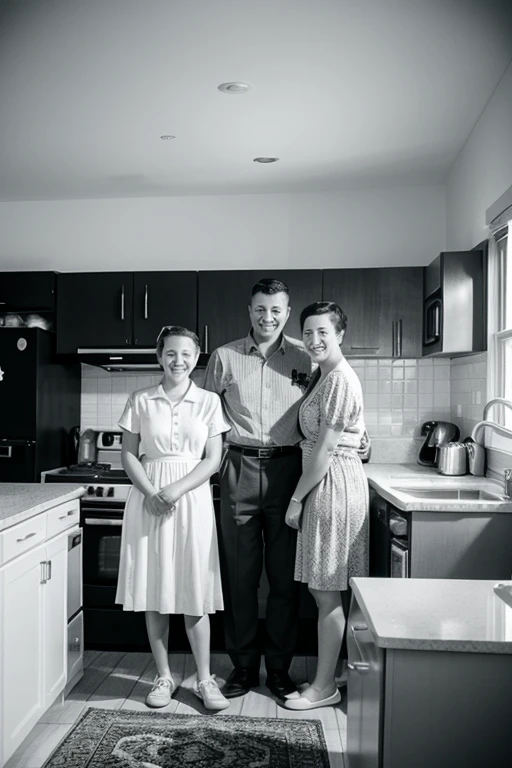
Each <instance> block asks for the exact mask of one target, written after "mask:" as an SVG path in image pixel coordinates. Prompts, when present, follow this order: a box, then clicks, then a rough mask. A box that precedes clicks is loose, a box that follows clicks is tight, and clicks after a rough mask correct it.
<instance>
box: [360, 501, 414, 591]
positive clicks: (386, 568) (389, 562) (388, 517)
mask: <svg viewBox="0 0 512 768" xmlns="http://www.w3.org/2000/svg"><path fill="white" fill-rule="evenodd" d="M409 550H410V537H409V516H408V515H407V514H406V513H403V512H401V511H400V510H399V509H397V508H396V507H394V506H393V505H392V504H390V503H389V502H387V501H385V499H383V498H382V497H381V496H379V494H378V493H377V492H376V491H375V490H374V489H373V488H370V576H373V577H376V578H381V579H382V578H409V573H410V565H409Z"/></svg>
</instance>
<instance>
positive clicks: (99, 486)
mask: <svg viewBox="0 0 512 768" xmlns="http://www.w3.org/2000/svg"><path fill="white" fill-rule="evenodd" d="M96 496H103V488H102V487H101V485H98V487H97V488H96Z"/></svg>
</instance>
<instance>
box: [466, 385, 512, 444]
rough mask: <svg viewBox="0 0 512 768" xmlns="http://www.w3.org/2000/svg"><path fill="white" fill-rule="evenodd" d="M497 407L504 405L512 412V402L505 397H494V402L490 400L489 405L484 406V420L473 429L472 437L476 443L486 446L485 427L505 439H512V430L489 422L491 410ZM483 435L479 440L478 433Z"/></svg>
mask: <svg viewBox="0 0 512 768" xmlns="http://www.w3.org/2000/svg"><path fill="white" fill-rule="evenodd" d="M495 405H504V406H505V407H507V408H510V409H511V410H512V402H511V401H510V400H506V399H505V398H504V397H494V398H493V399H492V400H489V402H488V403H486V404H485V406H484V412H483V420H482V421H479V422H478V424H475V426H474V427H473V431H472V432H471V437H472V439H473V440H474V441H475V443H479V444H480V445H483V444H484V440H483V431H484V429H485V427H489V429H492V430H493V431H494V432H497V433H498V434H499V435H504V436H505V437H512V430H511V429H508V428H507V427H502V426H501V424H496V422H494V421H489V420H488V418H487V417H488V414H489V411H490V410H491V408H492V407H493V406H495ZM479 432H481V433H482V437H481V438H480V440H479V439H478V433H479Z"/></svg>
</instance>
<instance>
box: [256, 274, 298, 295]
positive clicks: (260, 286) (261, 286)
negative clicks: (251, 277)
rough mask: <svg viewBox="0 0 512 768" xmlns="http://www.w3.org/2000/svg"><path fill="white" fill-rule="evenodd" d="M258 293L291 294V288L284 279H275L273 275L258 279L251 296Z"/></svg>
mask: <svg viewBox="0 0 512 768" xmlns="http://www.w3.org/2000/svg"><path fill="white" fill-rule="evenodd" d="M256 293H265V294H266V295H267V296H271V295H272V294H274V293H286V295H287V296H288V297H289V296H290V289H289V288H288V286H287V285H286V283H283V282H282V280H275V279H274V278H273V277H264V278H263V279H262V280H258V282H257V283H255V284H254V285H253V287H252V289H251V298H252V297H253V296H254V295H255V294H256Z"/></svg>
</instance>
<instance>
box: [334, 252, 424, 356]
mask: <svg viewBox="0 0 512 768" xmlns="http://www.w3.org/2000/svg"><path fill="white" fill-rule="evenodd" d="M322 274H323V291H322V295H323V299H324V300H325V301H334V302H336V304H339V305H340V307H341V308H342V309H343V311H344V312H345V314H346V315H347V319H348V320H347V331H346V333H345V337H344V340H343V352H344V354H345V356H346V357H421V339H422V322H423V319H422V301H423V267H382V268H370V269H324V270H323V273H322Z"/></svg>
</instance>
